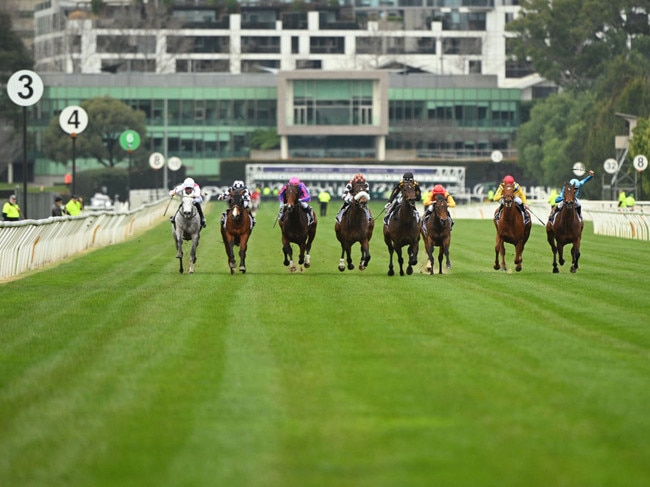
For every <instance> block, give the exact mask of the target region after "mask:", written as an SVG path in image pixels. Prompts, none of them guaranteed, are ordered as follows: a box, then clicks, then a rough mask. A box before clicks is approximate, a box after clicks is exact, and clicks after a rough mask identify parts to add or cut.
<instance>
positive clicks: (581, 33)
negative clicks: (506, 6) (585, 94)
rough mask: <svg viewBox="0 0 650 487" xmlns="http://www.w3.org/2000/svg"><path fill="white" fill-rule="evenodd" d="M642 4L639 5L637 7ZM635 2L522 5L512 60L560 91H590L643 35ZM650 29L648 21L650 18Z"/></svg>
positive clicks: (527, 0)
mask: <svg viewBox="0 0 650 487" xmlns="http://www.w3.org/2000/svg"><path fill="white" fill-rule="evenodd" d="M637 3H638V2H637ZM634 4H635V2H634V1H633V0H553V1H552V2H550V1H549V0H521V2H520V5H521V7H522V11H523V15H521V16H520V17H519V18H517V19H516V20H514V21H513V22H511V23H509V24H508V26H507V28H508V30H510V31H512V32H515V33H517V34H518V36H517V37H516V38H515V39H513V40H512V49H513V54H514V55H515V56H516V57H517V58H518V59H521V60H524V59H525V60H529V61H530V62H531V64H532V66H533V69H535V71H537V72H538V73H540V74H541V75H542V76H544V77H545V78H547V79H549V80H552V81H554V82H555V83H557V84H558V85H560V86H588V85H589V84H590V83H591V82H592V81H593V80H594V79H596V78H597V77H598V76H599V75H600V73H602V71H603V66H604V65H606V64H607V63H608V62H609V61H611V60H612V59H613V58H615V57H616V56H618V55H620V54H621V53H623V52H625V51H628V50H629V48H628V40H629V39H630V36H632V35H640V34H641V33H642V27H640V26H641V24H642V23H641V22H639V21H638V17H637V14H636V10H635V9H634ZM646 25H647V16H646Z"/></svg>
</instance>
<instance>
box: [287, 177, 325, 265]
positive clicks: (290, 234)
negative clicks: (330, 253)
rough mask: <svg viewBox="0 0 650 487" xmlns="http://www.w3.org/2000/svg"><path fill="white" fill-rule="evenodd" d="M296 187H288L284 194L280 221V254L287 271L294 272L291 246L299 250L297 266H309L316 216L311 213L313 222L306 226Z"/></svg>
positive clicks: (305, 218) (314, 235) (304, 214)
mask: <svg viewBox="0 0 650 487" xmlns="http://www.w3.org/2000/svg"><path fill="white" fill-rule="evenodd" d="M298 193H299V191H298V186H295V185H288V186H287V189H286V191H285V193H284V205H285V206H284V213H283V216H282V218H281V219H280V229H281V230H282V252H283V253H284V262H283V264H284V265H285V266H289V271H291V272H296V270H297V266H296V264H295V263H294V262H293V250H292V248H291V244H292V243H294V244H296V245H298V247H299V248H300V254H299V256H298V264H299V265H300V266H301V268H300V270H301V271H302V270H303V269H302V265H303V264H304V266H305V268H309V267H310V266H311V261H310V256H309V252H310V251H311V245H312V243H313V241H314V238H315V237H316V225H317V221H316V214H315V213H314V212H313V211H312V217H313V221H312V223H311V225H310V224H308V221H307V214H306V213H305V212H304V210H303V209H302V207H301V205H300V201H299V196H298Z"/></svg>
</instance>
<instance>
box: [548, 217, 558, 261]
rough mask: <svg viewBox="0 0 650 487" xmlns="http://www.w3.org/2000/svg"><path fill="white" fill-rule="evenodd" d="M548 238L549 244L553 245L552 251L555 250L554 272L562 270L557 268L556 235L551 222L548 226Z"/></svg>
mask: <svg viewBox="0 0 650 487" xmlns="http://www.w3.org/2000/svg"><path fill="white" fill-rule="evenodd" d="M546 240H547V241H548V245H549V246H550V247H551V252H553V274H557V273H558V272H560V269H558V268H557V245H556V243H555V236H554V235H553V231H552V228H551V227H550V222H549V224H548V225H547V226H546Z"/></svg>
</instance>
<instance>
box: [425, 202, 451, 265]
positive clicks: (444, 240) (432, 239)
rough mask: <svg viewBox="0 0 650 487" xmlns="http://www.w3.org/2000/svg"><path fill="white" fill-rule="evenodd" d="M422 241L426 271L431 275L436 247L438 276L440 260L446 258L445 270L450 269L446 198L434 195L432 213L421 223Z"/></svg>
mask: <svg viewBox="0 0 650 487" xmlns="http://www.w3.org/2000/svg"><path fill="white" fill-rule="evenodd" d="M422 239H423V240H424V248H425V250H426V252H427V257H428V259H429V261H428V263H427V270H428V271H429V273H430V274H433V251H434V248H435V247H436V246H437V247H439V251H438V274H442V258H443V255H444V256H445V257H446V262H447V269H451V261H450V260H449V245H450V244H451V220H450V218H449V209H448V208H447V198H445V197H444V196H442V195H436V200H435V201H434V203H433V212H431V214H429V215H427V216H426V217H425V219H424V221H423V222H422Z"/></svg>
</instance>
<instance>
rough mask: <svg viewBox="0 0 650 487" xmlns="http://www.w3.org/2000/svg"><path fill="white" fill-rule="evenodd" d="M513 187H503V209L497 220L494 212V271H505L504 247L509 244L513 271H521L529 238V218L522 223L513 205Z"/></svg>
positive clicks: (521, 217)
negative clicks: (512, 258) (513, 257)
mask: <svg viewBox="0 0 650 487" xmlns="http://www.w3.org/2000/svg"><path fill="white" fill-rule="evenodd" d="M514 193H515V185H514V184H506V185H504V187H503V209H502V210H501V215H500V216H499V218H498V220H497V213H498V211H499V210H498V209H497V210H496V212H495V215H494V216H495V219H494V226H495V227H496V229H497V239H496V245H495V247H494V251H495V254H496V255H495V257H494V269H495V270H497V271H498V270H499V269H501V270H502V271H505V270H506V260H505V259H506V247H505V244H506V243H509V244H511V245H514V247H515V270H516V271H517V272H519V271H521V262H522V260H523V253H524V246H525V245H526V242H527V241H528V237H529V236H530V228H531V226H532V224H531V221H530V218H528V221H527V222H525V221H524V217H523V215H522V214H521V211H519V208H518V207H517V205H516V204H515V195H514ZM499 254H501V265H499Z"/></svg>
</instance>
